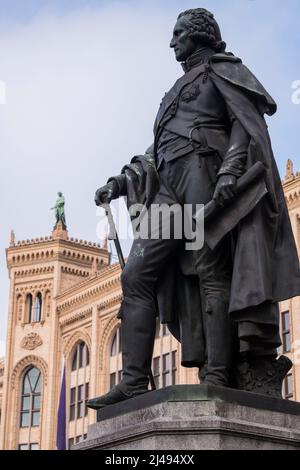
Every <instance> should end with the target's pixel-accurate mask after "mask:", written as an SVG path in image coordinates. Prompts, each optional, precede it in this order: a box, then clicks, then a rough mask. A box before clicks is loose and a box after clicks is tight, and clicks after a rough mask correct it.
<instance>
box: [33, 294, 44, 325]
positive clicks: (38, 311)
mask: <svg viewBox="0 0 300 470" xmlns="http://www.w3.org/2000/svg"><path fill="white" fill-rule="evenodd" d="M41 316H42V294H41V293H40V292H38V293H37V295H36V297H35V300H34V312H33V321H34V322H39V321H41Z"/></svg>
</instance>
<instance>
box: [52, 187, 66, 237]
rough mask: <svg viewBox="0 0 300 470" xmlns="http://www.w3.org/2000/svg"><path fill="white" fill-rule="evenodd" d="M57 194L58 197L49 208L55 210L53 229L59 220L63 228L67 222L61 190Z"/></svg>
mask: <svg viewBox="0 0 300 470" xmlns="http://www.w3.org/2000/svg"><path fill="white" fill-rule="evenodd" d="M57 195H58V199H57V201H56V203H55V206H54V207H52V208H51V210H55V217H56V224H55V226H54V229H55V228H56V227H57V224H58V223H59V222H61V223H62V225H63V228H66V227H67V224H66V215H65V197H64V195H63V193H61V192H58V193H57Z"/></svg>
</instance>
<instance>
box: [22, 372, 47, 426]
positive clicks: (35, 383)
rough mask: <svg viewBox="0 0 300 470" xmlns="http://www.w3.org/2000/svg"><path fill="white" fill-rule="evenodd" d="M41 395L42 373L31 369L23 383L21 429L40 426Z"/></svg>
mask: <svg viewBox="0 0 300 470" xmlns="http://www.w3.org/2000/svg"><path fill="white" fill-rule="evenodd" d="M41 393H42V377H41V372H40V370H39V369H37V368H36V367H31V368H30V369H29V370H28V371H27V372H26V374H25V375H24V378H23V383H22V398H21V415H20V427H21V428H31V427H35V426H39V425H40V413H41ZM29 435H30V432H29Z"/></svg>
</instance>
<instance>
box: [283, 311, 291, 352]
mask: <svg viewBox="0 0 300 470" xmlns="http://www.w3.org/2000/svg"><path fill="white" fill-rule="evenodd" d="M281 321H282V346H283V352H284V353H285V352H290V351H291V329H290V312H289V311H288V310H287V311H286V312H282V314H281Z"/></svg>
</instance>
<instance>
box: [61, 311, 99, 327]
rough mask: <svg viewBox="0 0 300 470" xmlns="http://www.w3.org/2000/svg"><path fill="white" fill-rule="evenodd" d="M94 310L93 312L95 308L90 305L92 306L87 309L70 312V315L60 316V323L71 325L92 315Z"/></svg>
mask: <svg viewBox="0 0 300 470" xmlns="http://www.w3.org/2000/svg"><path fill="white" fill-rule="evenodd" d="M92 312H93V308H92V307H90V308H87V309H86V310H81V311H79V312H76V313H73V314H69V315H68V316H65V317H63V318H60V319H59V324H60V325H61V326H65V325H70V324H71V323H74V322H77V321H79V320H82V319H84V318H87V317H88V316H90V315H92Z"/></svg>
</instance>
